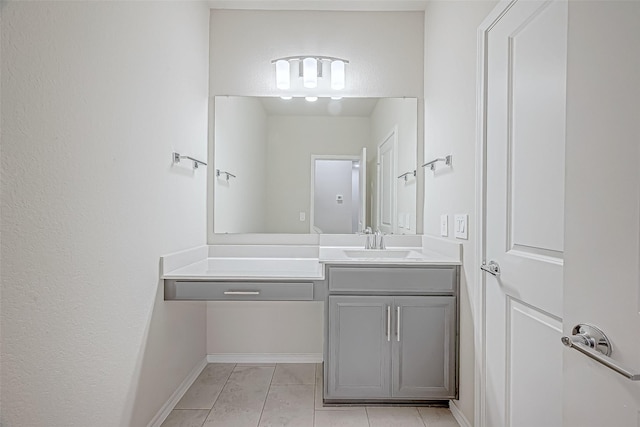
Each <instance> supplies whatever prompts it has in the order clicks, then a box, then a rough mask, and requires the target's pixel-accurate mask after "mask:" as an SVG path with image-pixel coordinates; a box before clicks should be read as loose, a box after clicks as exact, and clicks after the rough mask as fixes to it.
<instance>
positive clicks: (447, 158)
mask: <svg viewBox="0 0 640 427" xmlns="http://www.w3.org/2000/svg"><path fill="white" fill-rule="evenodd" d="M438 162H444V164H445V165H447V166H451V154H449V155H448V156H445V157H438V158H437V159H434V160H431V161H430V162H427V163H425V164H424V165H422V167H423V168H424V167H427V166H429V169H431V170H432V171H434V170H436V163H438Z"/></svg>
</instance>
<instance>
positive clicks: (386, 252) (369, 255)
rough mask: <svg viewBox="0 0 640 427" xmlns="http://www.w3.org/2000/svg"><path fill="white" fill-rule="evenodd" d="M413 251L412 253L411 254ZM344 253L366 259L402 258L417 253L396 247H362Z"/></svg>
mask: <svg viewBox="0 0 640 427" xmlns="http://www.w3.org/2000/svg"><path fill="white" fill-rule="evenodd" d="M412 252H413V254H412ZM344 254H345V255H346V256H347V257H349V258H360V259H362V258H366V259H404V258H409V257H410V256H411V255H413V256H414V257H415V256H416V255H417V253H416V252H415V251H411V250H396V249H362V250H345V251H344Z"/></svg>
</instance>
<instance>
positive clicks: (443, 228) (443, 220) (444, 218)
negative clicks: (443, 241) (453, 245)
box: [440, 215, 449, 237]
mask: <svg viewBox="0 0 640 427" xmlns="http://www.w3.org/2000/svg"><path fill="white" fill-rule="evenodd" d="M440 235H441V236H442V237H447V236H448V235H449V215H440Z"/></svg>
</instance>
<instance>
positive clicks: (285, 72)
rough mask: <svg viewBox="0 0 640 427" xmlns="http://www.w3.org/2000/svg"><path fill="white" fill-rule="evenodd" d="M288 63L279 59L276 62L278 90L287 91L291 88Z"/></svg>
mask: <svg viewBox="0 0 640 427" xmlns="http://www.w3.org/2000/svg"><path fill="white" fill-rule="evenodd" d="M289 67H290V66H289V61H285V60H284V59H279V60H277V61H276V87H277V88H278V89H289V87H290V86H291V81H290V78H291V71H290V68H289Z"/></svg>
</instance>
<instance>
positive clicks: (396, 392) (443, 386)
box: [392, 296, 457, 399]
mask: <svg viewBox="0 0 640 427" xmlns="http://www.w3.org/2000/svg"><path fill="white" fill-rule="evenodd" d="M393 310H394V313H393V318H394V322H393V328H394V331H393V337H392V339H393V364H392V365H393V397H407V398H434V399H435V398H445V397H447V398H454V397H456V393H457V384H456V375H457V373H456V361H457V356H456V336H457V324H456V319H457V314H456V305H455V297H441V296H438V297H396V298H394V307H393Z"/></svg>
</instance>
